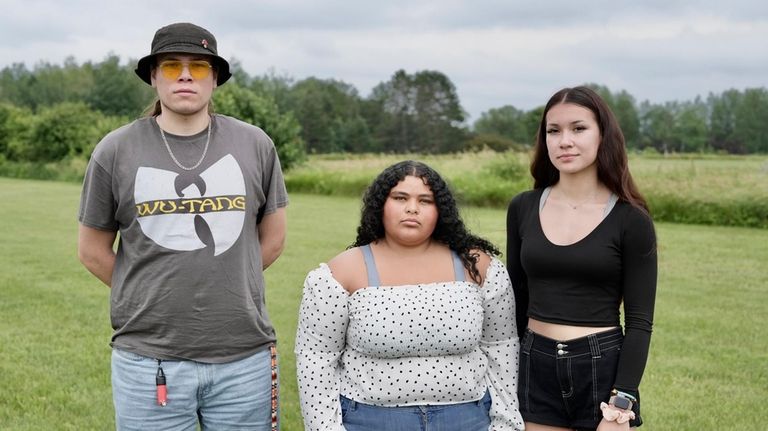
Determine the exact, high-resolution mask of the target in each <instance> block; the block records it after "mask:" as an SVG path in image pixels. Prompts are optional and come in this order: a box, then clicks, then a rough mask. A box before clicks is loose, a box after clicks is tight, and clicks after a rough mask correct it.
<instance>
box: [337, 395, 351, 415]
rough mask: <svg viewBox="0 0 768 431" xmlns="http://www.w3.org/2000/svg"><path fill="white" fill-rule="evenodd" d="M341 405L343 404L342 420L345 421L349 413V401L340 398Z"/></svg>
mask: <svg viewBox="0 0 768 431" xmlns="http://www.w3.org/2000/svg"><path fill="white" fill-rule="evenodd" d="M339 403H340V404H341V418H342V419H344V418H345V417H346V416H347V412H348V411H349V400H348V399H347V398H345V397H343V396H342V397H339Z"/></svg>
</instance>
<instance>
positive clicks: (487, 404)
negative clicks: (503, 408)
mask: <svg viewBox="0 0 768 431" xmlns="http://www.w3.org/2000/svg"><path fill="white" fill-rule="evenodd" d="M481 401H482V404H483V408H484V409H485V411H486V412H490V411H491V406H492V405H493V400H492V399H491V393H490V392H488V391H486V392H485V396H484V397H483V399H482V400H481Z"/></svg>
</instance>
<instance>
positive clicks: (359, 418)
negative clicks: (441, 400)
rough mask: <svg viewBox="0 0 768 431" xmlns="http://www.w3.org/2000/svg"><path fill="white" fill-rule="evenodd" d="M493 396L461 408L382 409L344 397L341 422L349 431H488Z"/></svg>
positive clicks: (459, 405) (438, 406)
mask: <svg viewBox="0 0 768 431" xmlns="http://www.w3.org/2000/svg"><path fill="white" fill-rule="evenodd" d="M490 409H491V394H490V393H489V392H486V393H485V396H484V397H483V398H482V399H480V400H479V401H473V402H468V403H460V404H446V405H434V406H407V407H379V406H372V405H369V404H363V403H358V402H356V401H353V400H350V399H349V398H346V397H344V396H342V397H341V418H342V422H343V423H344V428H345V429H346V430H347V431H487V430H488V427H489V426H490V425H491V419H490V416H489V414H488V412H489V411H490Z"/></svg>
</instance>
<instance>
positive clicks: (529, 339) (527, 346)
mask: <svg viewBox="0 0 768 431" xmlns="http://www.w3.org/2000/svg"><path fill="white" fill-rule="evenodd" d="M533 337H534V335H533V332H532V331H531V330H530V329H527V330H526V331H525V337H524V340H523V348H522V351H523V353H525V354H526V355H530V354H531V346H533Z"/></svg>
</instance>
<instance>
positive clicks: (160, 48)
mask: <svg viewBox="0 0 768 431" xmlns="http://www.w3.org/2000/svg"><path fill="white" fill-rule="evenodd" d="M165 52H173V53H179V54H202V55H210V56H211V57H213V62H214V67H216V72H217V75H216V76H217V78H216V83H217V84H218V85H221V84H224V83H225V82H227V80H228V79H229V78H230V77H231V76H232V74H231V73H229V63H228V62H227V60H224V59H223V58H221V57H219V54H218V53H217V51H216V38H215V37H214V36H213V34H211V32H209V31H208V30H206V29H204V28H202V27H200V26H197V25H194V24H190V23H188V22H179V23H176V24H171V25H167V26H165V27H163V28H161V29H160V30H158V31H157V32H155V37H154V39H152V51H151V52H150V54H149V55H148V56H146V57H144V58H142V59H141V60H139V63H138V64H137V65H136V70H135V72H136V75H138V76H139V78H141V80H142V81H144V82H146V83H147V84H149V85H152V79H151V78H150V72H151V70H152V66H154V64H155V57H156V56H157V54H162V53H165Z"/></svg>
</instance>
